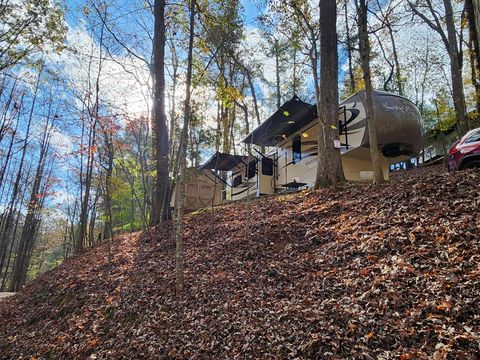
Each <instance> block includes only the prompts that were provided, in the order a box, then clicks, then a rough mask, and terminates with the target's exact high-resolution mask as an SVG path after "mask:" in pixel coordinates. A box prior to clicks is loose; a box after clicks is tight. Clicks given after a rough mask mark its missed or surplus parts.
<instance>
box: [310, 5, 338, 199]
mask: <svg viewBox="0 0 480 360" xmlns="http://www.w3.org/2000/svg"><path fill="white" fill-rule="evenodd" d="M320 79H321V80H320V96H319V99H317V109H318V111H317V112H318V119H319V121H318V123H319V133H318V162H317V178H316V180H315V188H317V189H318V188H319V187H323V186H328V185H333V187H334V188H336V187H337V185H338V182H339V181H340V180H343V178H344V177H343V168H342V160H341V157H340V149H338V148H335V146H334V140H336V139H338V138H339V131H338V127H337V125H338V48H337V4H336V0H320Z"/></svg>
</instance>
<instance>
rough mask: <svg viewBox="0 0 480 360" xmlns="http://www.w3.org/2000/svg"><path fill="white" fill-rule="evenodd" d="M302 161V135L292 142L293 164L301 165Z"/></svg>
mask: <svg viewBox="0 0 480 360" xmlns="http://www.w3.org/2000/svg"><path fill="white" fill-rule="evenodd" d="M301 160H302V139H301V137H300V135H298V136H296V137H294V138H293V140H292V164H296V163H299V162H300V161H301Z"/></svg>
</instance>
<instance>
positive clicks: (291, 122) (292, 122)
mask: <svg viewBox="0 0 480 360" xmlns="http://www.w3.org/2000/svg"><path fill="white" fill-rule="evenodd" d="M287 124H290V125H292V124H295V121H292V120H290V121H288V122H287Z"/></svg>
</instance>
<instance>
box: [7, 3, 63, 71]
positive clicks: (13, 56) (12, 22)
mask: <svg viewBox="0 0 480 360" xmlns="http://www.w3.org/2000/svg"><path fill="white" fill-rule="evenodd" d="M0 24H2V25H1V26H0V71H2V70H5V69H7V68H9V67H12V66H14V65H16V64H18V63H19V62H22V61H24V60H26V59H28V60H30V61H34V60H35V55H37V54H39V53H41V52H43V51H46V50H48V51H57V52H59V51H61V50H62V49H63V44H64V39H65V33H66V30H67V27H66V25H65V22H64V18H63V9H62V7H61V6H60V4H59V3H57V2H52V1H50V0H21V1H12V0H2V1H0Z"/></svg>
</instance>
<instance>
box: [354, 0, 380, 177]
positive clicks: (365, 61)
mask: <svg viewBox="0 0 480 360" xmlns="http://www.w3.org/2000/svg"><path fill="white" fill-rule="evenodd" d="M356 1H357V0H356ZM367 14H368V7H367V3H366V0H360V5H359V19H358V20H359V21H358V39H359V44H360V58H361V63H362V70H363V80H364V82H365V102H366V104H367V108H366V111H367V127H368V137H369V143H370V157H371V159H372V167H373V175H374V180H375V183H376V184H381V183H383V182H384V178H383V172H382V168H381V164H380V152H379V151H378V141H377V130H376V128H375V123H374V121H373V119H374V116H375V114H374V108H373V100H372V93H373V88H372V80H371V74H370V43H369V40H368V26H367V25H368V23H367V21H368V20H367Z"/></svg>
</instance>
